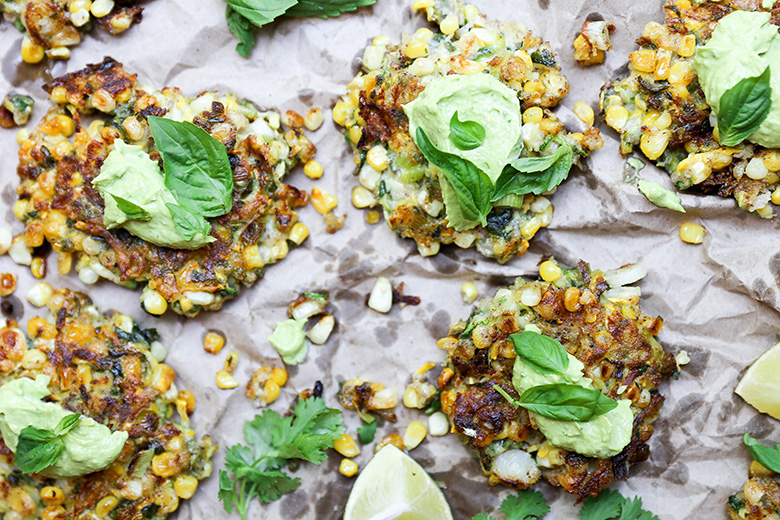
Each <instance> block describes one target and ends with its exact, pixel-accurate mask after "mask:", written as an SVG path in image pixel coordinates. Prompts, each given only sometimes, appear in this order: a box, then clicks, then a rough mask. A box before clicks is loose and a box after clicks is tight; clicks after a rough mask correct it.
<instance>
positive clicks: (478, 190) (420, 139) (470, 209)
mask: <svg viewBox="0 0 780 520" xmlns="http://www.w3.org/2000/svg"><path fill="white" fill-rule="evenodd" d="M417 146H418V147H419V148H420V151H421V152H422V153H423V155H424V156H425V158H426V159H428V162H430V163H431V164H433V165H434V166H436V167H437V168H439V169H440V170H441V171H442V172H443V174H444V176H445V177H446V178H447V180H448V181H449V182H450V184H451V185H452V188H453V189H454V190H455V194H456V195H457V197H458V205H459V206H460V209H461V211H462V213H463V217H464V218H466V219H467V220H473V221H476V222H479V223H480V224H482V225H483V226H485V225H487V220H486V218H485V217H487V214H488V213H490V210H491V206H490V194H491V192H492V191H493V183H492V182H490V177H488V176H487V174H486V173H485V172H483V171H482V170H480V169H479V168H477V167H476V166H474V164H473V163H471V162H470V161H467V160H465V159H463V158H461V157H458V156H457V155H454V154H451V153H448V152H443V151H441V150H438V149H436V148H435V147H434V146H433V144H431V141H430V140H429V139H428V136H426V135H425V132H424V131H423V129H422V128H417Z"/></svg>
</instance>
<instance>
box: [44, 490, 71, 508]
mask: <svg viewBox="0 0 780 520" xmlns="http://www.w3.org/2000/svg"><path fill="white" fill-rule="evenodd" d="M41 500H43V503H44V504H46V505H47V506H58V505H60V504H62V503H63V502H64V501H65V494H64V493H63V492H62V489H60V488H58V487H56V486H46V487H44V488H43V489H41Z"/></svg>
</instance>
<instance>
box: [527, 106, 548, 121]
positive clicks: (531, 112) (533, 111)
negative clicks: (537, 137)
mask: <svg viewBox="0 0 780 520" xmlns="http://www.w3.org/2000/svg"><path fill="white" fill-rule="evenodd" d="M543 117H544V111H543V110H542V109H541V108H540V107H531V108H529V109H527V110H526V111H525V112H523V123H537V124H538V123H541V122H542V118H543Z"/></svg>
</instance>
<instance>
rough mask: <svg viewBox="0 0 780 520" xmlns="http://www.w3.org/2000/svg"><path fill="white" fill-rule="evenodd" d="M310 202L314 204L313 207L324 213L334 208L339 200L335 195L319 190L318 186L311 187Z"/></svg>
mask: <svg viewBox="0 0 780 520" xmlns="http://www.w3.org/2000/svg"><path fill="white" fill-rule="evenodd" d="M311 203H312V205H313V206H314V209H316V210H317V211H319V212H320V213H322V214H323V215H324V214H326V213H328V212H329V211H330V210H332V209H333V208H335V207H336V206H337V205H338V203H339V201H338V199H337V198H336V197H335V196H333V195H331V194H330V193H328V192H327V191H324V190H321V189H319V188H312V189H311Z"/></svg>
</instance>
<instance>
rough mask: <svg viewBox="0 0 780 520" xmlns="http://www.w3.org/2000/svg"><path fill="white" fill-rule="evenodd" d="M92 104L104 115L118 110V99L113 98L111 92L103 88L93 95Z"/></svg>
mask: <svg viewBox="0 0 780 520" xmlns="http://www.w3.org/2000/svg"><path fill="white" fill-rule="evenodd" d="M91 103H92V106H93V107H94V108H96V109H98V110H100V111H101V112H104V113H109V112H113V110H114V109H115V108H116V99H114V98H113V96H111V93H110V92H109V91H107V90H106V89H103V88H101V89H98V90H97V91H96V92H95V93H94V94H92V99H91Z"/></svg>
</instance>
